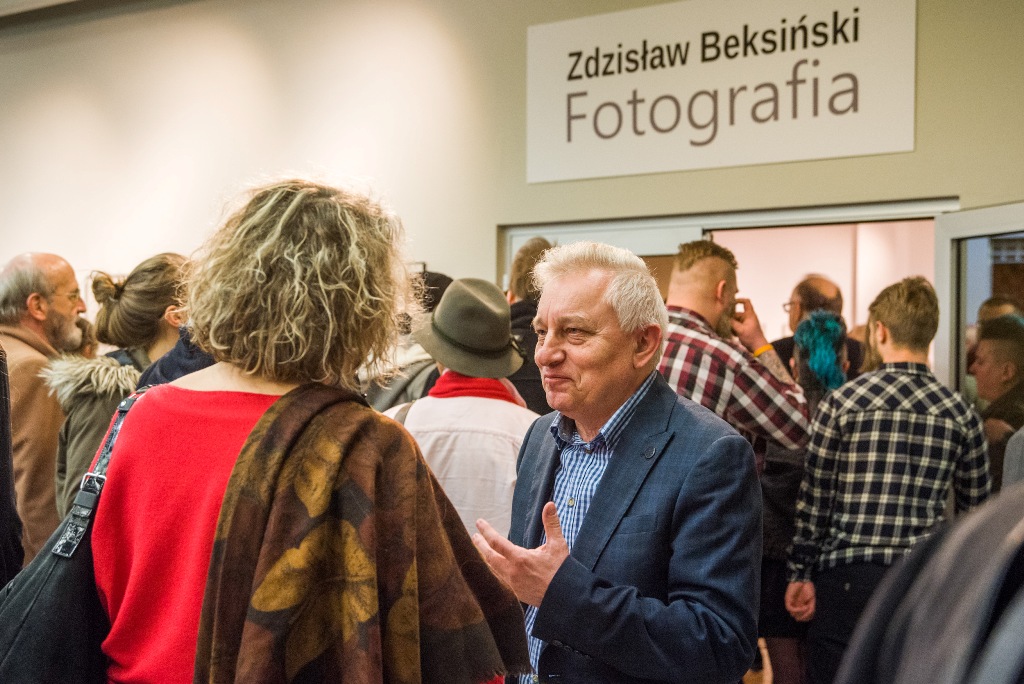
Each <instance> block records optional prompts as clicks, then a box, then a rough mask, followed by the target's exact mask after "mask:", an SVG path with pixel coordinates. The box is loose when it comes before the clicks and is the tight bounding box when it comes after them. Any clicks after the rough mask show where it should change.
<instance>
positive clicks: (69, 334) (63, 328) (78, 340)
mask: <svg viewBox="0 0 1024 684" xmlns="http://www.w3.org/2000/svg"><path fill="white" fill-rule="evenodd" d="M76 318H78V316H77V315H72V316H63V315H61V314H59V313H57V312H56V311H54V310H53V309H50V310H49V311H48V312H47V313H46V321H45V322H44V323H43V327H44V329H45V330H46V338H47V339H48V340H49V341H50V344H52V345H53V348H54V349H56V350H57V351H62V352H73V351H75V350H76V349H78V348H79V347H80V346H81V345H82V329H81V328H79V327H78V326H77V325H75V319H76Z"/></svg>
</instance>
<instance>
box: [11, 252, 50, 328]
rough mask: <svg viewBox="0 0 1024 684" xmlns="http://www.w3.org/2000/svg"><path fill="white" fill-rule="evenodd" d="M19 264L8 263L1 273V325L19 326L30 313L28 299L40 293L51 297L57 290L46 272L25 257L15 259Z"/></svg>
mask: <svg viewBox="0 0 1024 684" xmlns="http://www.w3.org/2000/svg"><path fill="white" fill-rule="evenodd" d="M15 260H17V261H18V263H13V262H12V263H8V264H7V266H6V267H5V268H4V269H3V272H2V273H0V325H18V323H20V322H21V317H22V316H23V315H25V312H27V311H28V303H27V302H28V298H29V297H30V296H31V295H32V294H34V293H37V292H38V293H39V294H40V295H42V296H43V297H47V298H49V297H51V296H52V295H53V293H54V291H55V289H56V288H54V286H53V284H52V283H51V282H50V279H49V278H48V277H47V275H46V271H44V270H43V269H42V268H40V267H39V266H38V265H37V264H35V263H34V262H33V261H31V260H29V259H24V258H23V257H15Z"/></svg>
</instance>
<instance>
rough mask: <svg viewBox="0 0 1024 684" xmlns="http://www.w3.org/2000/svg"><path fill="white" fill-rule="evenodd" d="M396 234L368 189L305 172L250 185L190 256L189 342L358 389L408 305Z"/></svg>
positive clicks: (382, 358)
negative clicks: (304, 176) (240, 203)
mask: <svg viewBox="0 0 1024 684" xmlns="http://www.w3.org/2000/svg"><path fill="white" fill-rule="evenodd" d="M401 239H402V227H401V223H400V222H399V220H398V218H397V217H395V216H394V215H392V214H391V213H389V212H388V211H386V210H385V209H384V208H383V207H382V206H381V205H380V204H378V203H377V202H375V201H373V200H371V199H370V198H368V197H366V196H363V195H360V194H357V193H354V192H350V191H346V190H341V189H337V188H332V187H329V186H325V185H320V184H317V183H313V182H310V181H305V180H288V181H283V182H279V183H274V184H271V185H268V186H265V187H262V188H259V189H257V190H255V191H254V193H253V196H252V198H251V199H250V200H249V202H248V203H247V204H246V205H245V206H244V207H242V208H241V209H240V210H238V211H237V212H235V213H234V214H233V215H232V216H230V217H229V218H228V220H227V222H226V223H225V224H224V226H223V227H222V228H221V229H220V230H218V231H217V232H216V233H215V234H214V235H213V237H212V238H211V239H210V240H209V241H208V242H207V244H206V245H205V247H204V249H203V250H202V252H201V255H200V256H199V257H198V258H197V259H196V260H195V262H194V265H193V269H192V275H191V277H190V278H189V280H188V284H187V295H186V311H187V313H188V315H189V317H190V320H189V327H190V329H191V332H192V336H193V339H194V340H195V342H196V344H198V345H199V347H200V348H202V349H203V350H205V351H206V352H208V353H209V354H210V355H212V356H213V358H214V359H216V360H217V361H225V362H228V363H231V364H233V365H235V366H237V367H239V368H241V369H242V370H243V371H244V372H246V373H248V374H251V375H254V376H257V377H260V378H264V379H268V380H273V381H277V382H323V383H326V384H330V385H337V386H342V387H347V388H350V389H357V388H358V383H357V380H356V373H357V371H358V370H359V369H360V368H361V367H363V366H364V365H366V366H367V367H368V368H369V369H370V370H371V371H372V372H377V373H381V374H383V375H387V374H388V373H389V372H390V371H391V363H390V361H391V357H392V354H393V349H394V347H395V346H396V343H397V340H398V334H399V323H400V320H401V314H402V313H403V312H405V311H407V310H408V308H409V307H410V306H411V305H412V303H411V296H410V295H411V293H410V291H409V290H410V287H409V278H408V273H407V272H406V269H405V265H404V260H403V258H402V254H401V247H400V244H401Z"/></svg>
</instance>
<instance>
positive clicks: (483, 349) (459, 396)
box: [385, 278, 538, 534]
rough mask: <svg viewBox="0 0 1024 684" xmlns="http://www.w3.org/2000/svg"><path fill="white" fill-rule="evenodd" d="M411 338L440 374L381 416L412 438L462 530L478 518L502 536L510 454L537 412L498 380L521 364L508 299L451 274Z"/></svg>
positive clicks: (508, 508) (508, 505) (512, 475)
mask: <svg viewBox="0 0 1024 684" xmlns="http://www.w3.org/2000/svg"><path fill="white" fill-rule="evenodd" d="M413 338H414V339H415V340H416V341H417V342H419V343H420V344H421V345H422V346H423V348H424V349H426V350H427V352H428V353H429V354H430V355H431V356H432V357H433V358H434V360H435V361H436V362H437V366H438V369H439V370H440V371H441V377H440V378H438V380H437V382H436V383H435V384H434V386H433V387H432V388H431V389H430V392H429V393H428V394H427V396H426V397H424V398H422V399H417V400H416V401H414V402H410V403H407V404H403V405H401V406H395V407H394V408H391V409H389V410H388V411H386V412H385V415H387V416H390V417H392V418H395V419H396V420H398V421H399V422H401V423H404V424H405V427H406V429H408V430H409V432H410V433H411V434H412V436H413V438H415V440H416V442H417V443H418V444H419V446H420V450H421V451H422V452H423V456H424V458H425V459H426V461H427V464H428V465H429V466H430V469H431V470H432V471H433V472H434V475H435V476H436V477H437V479H438V481H439V482H440V483H441V486H442V487H444V491H445V493H446V494H447V495H448V498H449V499H451V501H452V503H453V504H454V505H455V508H456V510H458V512H459V516H460V517H461V518H462V522H463V524H464V525H465V526H466V529H467V530H469V531H470V532H471V533H472V532H474V531H475V530H476V525H475V523H476V521H477V520H478V519H480V518H483V519H484V520H486V521H488V522H489V523H490V524H491V525H492V526H494V528H495V529H496V530H498V531H499V532H500V533H501V534H507V533H508V529H509V523H510V519H511V512H512V492H513V490H514V489H515V485H516V456H517V455H518V454H519V447H520V446H521V445H522V442H523V436H524V435H525V434H526V432H527V430H529V428H530V425H532V424H533V421H534V420H536V419H537V418H538V415H537V414H536V413H534V412H533V411H530V410H529V409H527V408H525V402H523V400H522V398H521V397H520V396H519V395H518V393H517V392H516V391H515V389H514V388H513V386H512V384H511V383H510V382H508V381H507V380H506V379H505V378H507V377H508V376H509V375H511V374H512V373H515V372H516V370H518V369H519V367H520V366H521V365H522V364H523V356H522V352H521V351H520V348H519V345H518V344H517V343H516V341H515V339H514V338H513V337H512V329H511V314H510V312H509V305H508V302H507V301H506V300H505V296H504V295H503V294H502V292H501V290H499V289H498V288H497V286H495V285H494V284H492V283H490V282H487V281H486V280H480V279H477V278H463V279H460V280H456V281H454V282H453V283H452V284H451V285H450V286H449V287H448V289H447V290H446V291H445V293H444V295H443V296H442V297H441V301H440V302H438V304H437V307H436V308H435V309H434V311H433V312H432V313H431V315H430V318H429V319H427V320H426V321H425V322H424V324H423V325H422V326H421V327H420V328H418V329H417V330H415V331H414V332H413Z"/></svg>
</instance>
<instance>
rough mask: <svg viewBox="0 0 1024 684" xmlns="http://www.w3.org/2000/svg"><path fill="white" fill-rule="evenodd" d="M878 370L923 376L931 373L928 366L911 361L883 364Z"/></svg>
mask: <svg viewBox="0 0 1024 684" xmlns="http://www.w3.org/2000/svg"><path fill="white" fill-rule="evenodd" d="M879 370H883V371H899V372H901V373H915V374H917V375H925V374H928V373H931V369H929V368H928V364H925V363H914V362H912V361H896V362H894V363H883V364H882V365H881V367H880V369H879Z"/></svg>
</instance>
